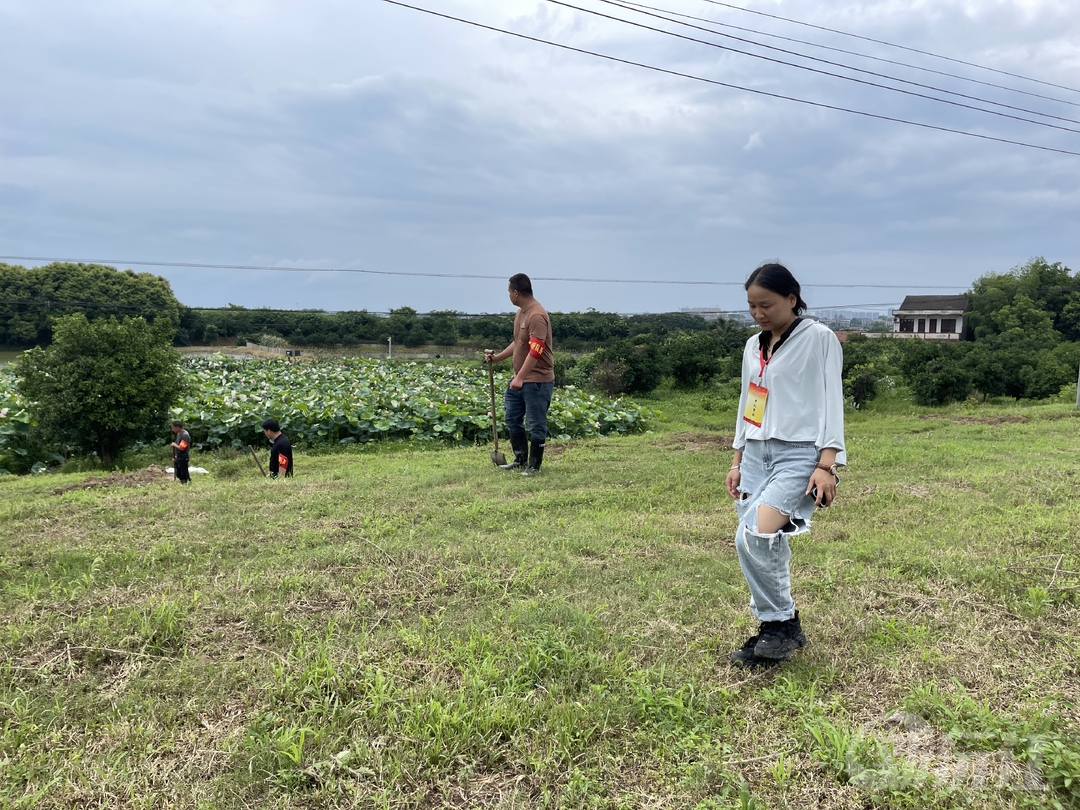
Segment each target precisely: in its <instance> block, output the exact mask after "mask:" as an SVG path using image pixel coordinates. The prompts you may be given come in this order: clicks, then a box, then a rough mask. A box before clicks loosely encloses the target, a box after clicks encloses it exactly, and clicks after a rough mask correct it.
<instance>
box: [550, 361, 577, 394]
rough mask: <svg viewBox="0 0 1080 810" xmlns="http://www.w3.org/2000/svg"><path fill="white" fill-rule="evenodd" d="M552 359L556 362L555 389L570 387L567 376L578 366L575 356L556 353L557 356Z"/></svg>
mask: <svg viewBox="0 0 1080 810" xmlns="http://www.w3.org/2000/svg"><path fill="white" fill-rule="evenodd" d="M552 359H553V360H554V361H555V387H556V388H562V387H563V386H565V385H568V383H567V381H566V374H567V372H568V371H570V370H571V369H572V368H573V367H574V366H575V365H576V364H577V361H576V360H575V359H574V357H573V355H570V354H567V353H566V352H555V356H554V357H553V358H552Z"/></svg>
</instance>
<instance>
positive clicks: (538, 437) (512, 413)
mask: <svg viewBox="0 0 1080 810" xmlns="http://www.w3.org/2000/svg"><path fill="white" fill-rule="evenodd" d="M554 390H555V383H554V382H527V383H524V384H523V385H522V386H521V388H520V389H519V390H514V389H513V388H507V389H506V394H505V395H504V396H503V407H504V408H505V410H506V429H507V430H508V431H509V432H510V435H511V436H514V435H518V436H520V435H521V434H523V433H524V432H525V423H526V422H527V423H528V426H529V438H530V439H532V440H533V441H534V442H539V443H541V444H542V443H543V441H544V439H546V438H547V434H548V423H547V414H548V408H550V407H551V394H552V392H553V391H554Z"/></svg>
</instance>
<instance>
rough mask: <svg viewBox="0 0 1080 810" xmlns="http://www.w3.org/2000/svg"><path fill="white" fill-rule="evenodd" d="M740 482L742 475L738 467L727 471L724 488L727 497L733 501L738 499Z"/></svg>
mask: <svg viewBox="0 0 1080 810" xmlns="http://www.w3.org/2000/svg"><path fill="white" fill-rule="evenodd" d="M741 481H742V473H741V472H740V471H739V468H738V467H732V468H731V469H730V470H728V474H727V478H725V479H724V486H725V487H727V491H728V495H730V496H731V497H732V498H734V499H735V500H738V499H739V496H740V493H739V482H741Z"/></svg>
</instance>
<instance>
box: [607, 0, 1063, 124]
mask: <svg viewBox="0 0 1080 810" xmlns="http://www.w3.org/2000/svg"><path fill="white" fill-rule="evenodd" d="M623 3H624V4H625V5H627V6H636V7H639V8H647V9H649V10H650V11H659V12H662V13H664V14H670V15H671V16H673V17H682V18H684V19H687V20H697V21H698V22H704V23H709V24H710V25H718V26H720V27H721V28H730V29H732V30H734V31H746V32H747V33H750V34H757V35H759V36H763V37H771V38H772V39H780V40H783V41H784V42H794V43H796V44H798V45H809V46H810V47H811V48H821V49H822V50H826V51H834V52H835V53H843V54H847V55H848V56H857V57H859V58H860V59H870V60H872V61H874V62H883V63H885V64H887V65H896V66H898V67H904V68H908V69H909V70H920V71H922V72H923V73H933V74H934V75H936V76H945V77H947V78H950V79H957V80H959V81H962V82H971V83H972V84H981V85H983V86H984V87H993V88H995V89H997V90H1006V91H1008V92H1010V93H1019V94H1021V95H1024V96H1031V97H1032V98H1041V99H1043V100H1044V101H1053V102H1055V103H1057V104H1068V105H1069V106H1071V107H1080V102H1076V101H1066V100H1065V99H1062V98H1057V97H1055V96H1044V95H1042V94H1041V93H1033V92H1031V91H1030V90H1021V89H1019V88H1017V87H1009V86H1008V85H1004V84H996V83H994V82H984V81H982V80H981V79H973V78H971V77H970V76H961V75H960V74H958V73H949V72H948V71H944V70H934V69H933V68H928V67H924V66H922V65H912V64H910V63H908V62H900V61H898V60H896V59H886V58H885V57H883V56H872V55H871V54H868V53H861V52H859V51H849V50H847V49H845V48H837V47H835V46H833V45H823V44H822V43H820V42H812V41H810V40H807V39H798V38H796V37H785V36H783V35H782V34H772V33H770V32H768V31H759V30H757V29H756V28H745V27H743V26H741V25H732V24H731V23H725V22H720V21H719V20H712V19H709V18H708V17H695V16H694V15H693V14H682V13H680V12H678V11H671V10H670V9H664V8H657V7H656V6H649V5H646V4H644V3H636V2H634V0H623ZM718 33H719V32H718Z"/></svg>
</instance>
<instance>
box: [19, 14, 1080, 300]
mask: <svg viewBox="0 0 1080 810" xmlns="http://www.w3.org/2000/svg"><path fill="white" fill-rule="evenodd" d="M411 1H412V2H413V3H414V4H415V5H420V6H427V7H428V8H432V9H437V10H439V11H441V12H444V13H446V14H451V15H456V16H460V17H465V18H469V19H472V20H476V21H479V22H483V23H486V24H489V25H492V26H497V27H501V28H507V29H511V30H514V31H518V32H521V33H524V34H528V35H530V36H534V37H539V38H545V39H550V40H554V41H557V42H560V43H565V44H567V45H572V46H574V47H577V48H582V49H587V50H593V51H598V52H602V53H605V54H610V55H612V56H616V57H619V58H622V59H627V60H632V61H638V62H643V63H648V64H650V65H655V66H658V67H663V68H666V69H668V70H673V71H678V72H681V73H687V74H693V75H695V76H700V77H705V78H709V79H712V80H715V81H719V82H726V83H729V84H735V85H741V86H745V87H748V88H753V89H757V90H763V91H766V92H770V93H776V94H782V95H789V96H795V97H799V98H803V99H808V100H813V101H817V102H821V103H824V104H831V105H835V106H843V107H848V108H853V109H859V110H865V111H868V112H873V113H877V114H880V115H885V116H891V117H896V118H907V119H911V120H916V121H921V122H925V123H931V124H935V125H937V126H943V127H949V128H955V129H963V130H968V131H971V132H977V133H980V134H984V135H991V136H994V137H1000V138H1006V139H1012V140H1018V141H1025V142H1029V143H1033V144H1039V145H1042V146H1048V147H1053V148H1057V149H1064V150H1071V151H1075V152H1080V134H1077V133H1075V132H1065V131H1060V130H1055V129H1050V128H1046V127H1042V126H1035V125H1032V124H1028V123H1024V122H1018V121H1012V120H1009V119H1007V118H1002V117H998V116H991V115H987V114H985V113H981V112H975V111H970V110H965V109H961V108H957V107H951V106H947V105H944V104H939V103H935V102H931V101H928V100H923V99H919V98H915V97H911V96H904V95H901V94H899V93H893V92H888V91H885V90H880V89H877V88H873V87H868V86H862V85H858V84H855V83H852V82H848V81H843V80H840V79H836V78H832V77H829V76H823V75H819V74H814V73H810V72H807V71H804V70H799V69H796V68H792V67H788V66H784V65H779V64H775V63H770V62H767V61H765V60H762V59H758V58H753V57H751V56H745V55H741V54H737V53H733V52H731V51H724V50H720V49H718V48H714V47H709V46H707V45H704V44H699V43H695V42H690V41H686V40H679V39H676V38H673V37H669V36H665V35H662V34H659V33H655V32H652V31H648V30H644V29H640V28H638V29H635V28H633V27H631V26H628V25H626V24H623V23H619V22H614V21H610V20H605V19H602V18H599V17H595V16H590V15H588V14H585V13H582V12H580V11H575V10H572V9H568V8H565V7H560V6H558V5H554V4H552V3H550V2H546V1H545V0H411ZM575 2H576V4H577V5H581V6H585V7H588V8H591V9H594V10H600V11H603V12H604V13H609V14H616V15H619V16H621V17H624V18H632V19H634V20H637V21H639V22H642V23H646V24H652V25H656V26H659V27H664V28H667V29H670V30H678V31H681V32H682V33H684V34H685V35H687V36H692V37H699V38H703V39H708V40H710V41H713V42H717V43H723V44H726V45H728V46H730V47H739V48H745V49H747V50H752V51H753V52H755V53H759V54H767V55H769V56H771V57H773V58H783V59H788V60H789V61H796V62H798V63H800V64H812V63H810V62H809V61H807V60H806V59H800V58H799V57H792V56H787V55H785V54H782V53H779V52H777V51H767V50H765V49H762V48H760V47H754V46H749V45H745V44H742V43H738V42H735V41H732V40H730V39H728V40H725V39H724V38H723V37H720V36H718V35H715V34H708V33H705V32H702V31H695V30H693V29H689V28H683V27H680V26H678V25H675V24H672V23H668V22H661V21H657V20H655V19H650V18H648V17H645V16H642V15H640V14H635V13H633V12H630V11H627V10H625V9H620V8H615V7H612V6H611V5H609V4H605V3H602V2H599V0H575ZM641 2H645V3H648V4H649V5H652V6H656V7H662V8H664V9H669V10H672V11H677V12H681V13H683V14H687V15H694V16H697V17H702V18H708V19H710V20H714V21H716V22H720V23H727V24H729V25H736V26H742V27H744V28H752V29H756V30H758V31H762V32H766V33H771V34H778V35H782V36H786V37H793V38H798V39H803V40H808V41H812V42H814V43H818V44H822V45H829V46H832V47H834V48H844V49H848V50H854V51H859V52H861V53H865V54H870V55H874V56H878V57H882V58H886V59H892V60H898V61H904V62H909V63H912V64H917V65H920V66H923V67H926V68H931V69H933V70H938V71H945V72H949V73H957V74H961V75H963V76H967V77H970V78H975V79H978V80H980V81H984V82H991V83H995V84H1004V85H1007V86H1009V87H1013V88H1017V89H1021V90H1024V91H1027V92H1028V93H1037V94H1040V95H1044V96H1050V97H1052V98H1053V99H1059V100H1061V101H1054V100H1049V99H1045V98H1038V97H1035V96H1033V95H1022V94H1020V93H1015V92H1009V91H1006V90H1001V89H997V88H994V87H988V86H986V85H980V84H975V83H971V82H964V81H959V80H957V79H953V78H949V77H946V76H940V75H936V74H934V73H929V72H926V71H915V70H910V69H906V68H903V67H900V66H896V65H890V64H886V63H884V62H873V61H869V60H866V59H859V58H857V57H854V56H848V55H845V54H841V53H837V52H835V51H826V50H822V49H820V48H814V47H811V46H808V45H799V44H795V43H792V42H790V41H783V40H778V39H775V38H766V37H763V36H761V35H757V34H750V33H747V32H740V31H736V30H733V29H726V30H727V32H728V33H731V34H735V35H738V36H743V37H746V38H751V39H755V40H759V41H762V42H766V43H768V44H771V45H773V46H775V47H783V48H786V49H789V50H793V51H798V52H800V53H807V54H812V55H814V56H818V57H821V58H825V59H830V60H833V61H836V62H844V63H846V64H852V65H856V66H858V67H862V68H864V69H866V70H873V71H877V72H881V73H887V74H890V75H894V76H898V77H901V78H904V79H908V80H910V81H916V82H921V83H925V84H930V85H935V86H938V87H942V88H945V89H948V90H953V91H954V92H956V93H965V94H968V95H972V96H978V97H981V98H984V99H988V100H990V101H997V102H1000V103H1001V104H1010V105H1013V106H1016V107H1022V108H1025V109H1028V110H1031V111H1034V112H1035V113H1044V114H1045V115H1044V116H1042V117H1040V116H1037V115H1032V114H1031V113H1022V112H1017V111H1015V110H1008V109H1007V108H1004V107H994V108H993V109H997V110H999V111H1002V112H1007V113H1009V114H1013V115H1020V116H1024V117H1028V118H1035V119H1036V120H1040V121H1045V122H1048V123H1054V124H1056V125H1058V126H1063V127H1072V128H1075V129H1078V130H1080V123H1075V122H1072V123H1070V122H1067V121H1061V120H1059V119H1060V118H1071V119H1076V121H1080V92H1077V91H1075V90H1069V89H1062V88H1059V87H1051V86H1048V85H1046V84H1036V83H1033V82H1030V81H1024V80H1022V79H1016V78H1011V77H1009V76H1005V75H1001V74H997V73H990V72H987V71H984V70H978V69H975V68H971V67H966V66H964V65H960V64H956V63H954V62H947V61H943V60H941V59H933V58H930V57H925V56H921V55H919V54H916V53H913V52H911V51H903V50H898V49H895V48H889V47H886V46H884V45H878V44H874V43H871V42H866V41H860V40H857V39H853V38H851V37H845V36H840V35H838V34H831V33H827V32H824V31H821V30H816V29H813V28H809V27H806V26H800V25H795V24H792V23H787V22H782V21H779V20H775V19H770V18H767V17H763V16H760V15H751V14H748V13H745V12H742V11H738V10H734V9H731V8H726V7H722V6H719V5H716V4H712V3H709V2H706V0H641ZM736 2H739V0H736ZM747 2H749V3H750V5H748V7H750V8H753V9H756V10H759V11H765V12H768V13H771V14H777V15H782V16H785V17H790V18H795V19H798V20H802V21H805V22H809V23H813V24H815V25H819V26H825V27H829V28H835V29H841V30H843V31H848V32H853V33H857V34H860V35H862V36H865V37H872V38H874V39H879V40H887V41H890V42H895V43H899V44H903V45H906V46H908V47H910V48H917V49H920V50H925V51H931V52H934V53H938V54H944V55H947V56H950V57H953V58H955V59H962V60H965V61H969V62H974V63H978V64H982V65H988V66H992V67H995V68H997V69H999V70H1003V71H1007V72H1010V73H1016V74H1021V75H1023V76H1027V77H1033V78H1038V79H1041V80H1043V81H1045V82H1050V83H1053V84H1057V85H1064V86H1066V87H1076V88H1080V13H1077V7H1076V0H967V1H966V2H964V1H962V0H926V2H918V0H913V1H910V2H909V1H908V0H905V1H904V2H900V1H899V0H887V1H885V2H842V0H747ZM817 67H818V68H819V69H825V70H833V71H836V72H840V73H843V74H844V75H858V74H855V73H853V72H852V71H850V70H843V69H837V68H832V67H829V66H827V65H821V64H818V65H817ZM862 77H863V78H866V79H870V80H873V81H882V80H879V79H875V78H874V77H872V76H866V75H863V76H862ZM884 83H890V84H893V85H894V86H902V85H898V84H896V83H895V82H884ZM908 89H913V90H916V91H918V92H927V93H933V91H926V90H920V89H919V88H915V87H911V86H908ZM936 95H941V94H940V93H936ZM951 98H954V99H956V100H959V101H963V102H964V103H970V104H977V105H979V106H984V107H988V106H990V105H988V104H986V103H985V102H975V101H965V100H964V99H960V98H958V97H956V96H952V97H951ZM1062 102H1067V103H1062ZM1050 115H1053V116H1058V117H1059V118H1057V119H1055V118H1049V117H1045V116H1050ZM1078 223H1080V157H1078V156H1075V155H1064V154H1055V153H1052V152H1046V151H1038V150H1035V149H1028V148H1023V147H1020V146H1013V145H1008V144H1003V143H996V142H992V141H987V140H978V139H975V138H970V137H964V136H961V135H955V134H950V133H947V132H941V131H934V130H929V129H920V128H916V127H912V126H906V125H903V124H899V123H891V122H887V121H881V120H874V119H870V118H865V117H859V116H855V115H851V114H848V113H844V112H838V111H833V110H828V109H821V108H815V107H810V106H807V105H803V104H798V103H795V102H791V101H785V100H780V99H776V98H769V97H766V96H761V95H755V94H752V93H748V92H745V91H742V90H737V89H731V88H726V87H721V86H717V85H710V84H707V83H703V82H700V81H695V80H692V79H688V78H680V77H676V76H672V75H665V74H661V73H657V72H653V71H649V70H645V69H642V68H639V67H633V66H629V65H625V64H618V63H614V62H610V61H604V60H601V59H598V58H596V57H592V56H587V55H582V54H578V53H571V52H567V51H565V50H558V49H555V48H553V47H551V46H549V45H544V44H538V43H534V42H528V41H523V40H521V39H514V38H511V37H508V36H505V35H502V34H498V33H494V32H491V31H485V30H480V29H477V28H473V27H468V26H465V25H462V24H460V23H456V22H451V21H447V20H444V19H437V18H434V17H431V16H429V15H425V14H422V13H419V12H416V11H411V10H408V9H405V8H400V7H396V6H392V5H388V4H386V3H384V2H381V1H380V0H305V2H302V3H300V2H296V0H291V1H290V2H280V1H279V0H212V2H211V1H210V0H190V1H189V2H185V3H164V2H147V0H138V2H135V1H134V0H97V2H94V3H87V2H85V0H80V1H79V2H74V1H72V2H54V1H53V0H35V2H33V3H30V2H26V1H25V0H0V254H3V255H15V256H45V257H71V258H80V259H125V260H146V261H163V262H167V261H172V262H194V263H212V264H243V265H253V264H257V265H272V266H280V267H290V268H303V267H336V268H347V269H353V270H366V271H384V272H391V273H394V272H396V273H449V274H454V273H458V274H461V273H471V274H480V275H493V276H496V277H497V278H496V279H493V280H479V279H453V278H421V277H409V276H405V277H393V276H386V275H374V274H360V273H308V272H304V273H300V272H279V271H248V270H203V269H191V268H174V269H169V268H144V267H140V266H137V265H121V266H131V267H132V268H133V269H136V270H147V269H149V270H152V272H156V273H160V274H161V275H164V276H165V277H167V278H168V279H169V280H170V282H171V283H172V286H173V289H174V291H175V292H176V294H177V296H178V297H179V298H180V300H181V301H183V302H184V303H186V304H189V305H192V306H223V305H225V304H226V303H230V302H231V303H236V304H242V305H245V306H249V307H254V306H278V307H285V308H294V307H316V308H326V309H334V310H336V309H361V308H366V309H369V310H373V311H385V310H387V309H389V308H391V307H398V306H404V305H408V306H412V307H415V308H416V309H418V310H420V311H422V312H423V311H428V310H431V309H456V310H459V311H464V312H493V311H506V310H509V309H511V306H510V304H509V302H508V301H507V299H506V294H505V289H506V285H505V280H504V279H505V278H506V277H507V276H509V275H510V274H512V273H516V272H525V273H528V274H529V275H531V276H533V277H535V278H536V279H537V280H536V281H535V290H536V294H537V297H538V298H539V299H540V300H541V301H542V302H543V303H544V304H545V305H547V307H548V308H549V309H552V310H562V311H571V310H584V309H586V308H589V307H594V308H596V309H600V310H615V311H621V312H659V311H670V310H676V309H679V308H682V307H693V306H717V307H721V308H730V309H735V308H740V307H743V306H744V305H745V299H744V296H743V294H742V290H741V287H739V286H680V285H671V284H666V285H657V284H633V283H620V284H605V283H570V282H562V281H542V280H540V279H541V278H543V277H545V276H547V277H556V276H557V277H586V278H604V279H622V280H633V279H638V280H651V281H656V280H684V281H710V282H736V283H740V282H742V281H743V280H744V279H745V277H746V276H747V274H748V273H749V272H750V271H751V270H752V269H753V268H754V267H755V266H756V265H757V264H759V263H760V262H762V261H764V260H768V259H780V260H781V261H783V262H785V263H786V264H788V266H789V267H790V268H791V269H792V271H793V272H794V273H795V274H796V276H797V277H798V278H799V279H800V280H801V281H802V282H803V285H804V297H805V298H806V299H807V300H808V301H809V302H810V304H811V306H819V307H825V306H832V305H842V304H883V305H886V306H887V305H888V304H890V303H894V302H899V300H900V299H901V298H902V297H903V295H904V294H906V293H923V294H926V293H933V292H942V293H945V292H962V291H963V290H965V289H967V288H968V287H969V285H970V284H971V282H972V281H973V280H974V279H975V278H977V277H978V276H979V275H981V274H983V273H987V272H1003V271H1006V270H1008V269H1010V268H1011V267H1013V266H1015V265H1018V264H1020V263H1022V262H1024V261H1026V260H1027V259H1029V258H1031V257H1033V256H1038V255H1042V256H1045V257H1046V258H1047V259H1049V260H1050V261H1062V262H1064V263H1066V264H1067V265H1068V266H1069V267H1071V268H1072V269H1073V270H1074V271H1077V270H1080V227H1078ZM0 261H2V260H0ZM8 261H10V260H8ZM13 263H22V264H30V262H13ZM860 283H862V284H902V285H905V286H904V287H903V288H902V289H898V290H892V289H870V288H828V287H822V286H815V285H823V284H841V285H843V284H860ZM935 286H944V287H948V288H949V289H934V287H935ZM882 308H885V307H882Z"/></svg>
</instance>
